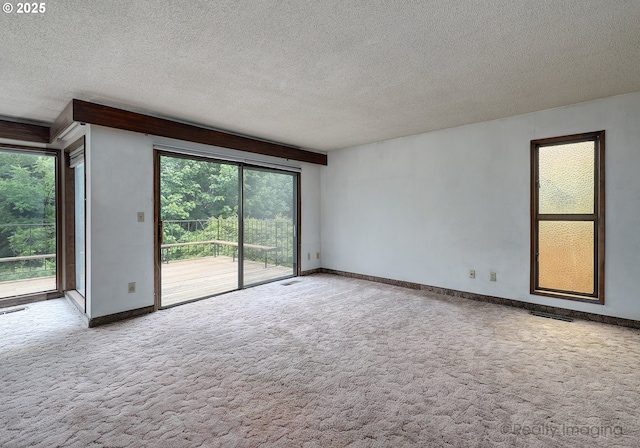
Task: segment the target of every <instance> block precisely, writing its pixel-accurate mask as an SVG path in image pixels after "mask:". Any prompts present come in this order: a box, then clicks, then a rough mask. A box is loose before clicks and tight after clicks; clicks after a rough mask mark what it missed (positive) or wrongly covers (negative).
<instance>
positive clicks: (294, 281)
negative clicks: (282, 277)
mask: <svg viewBox="0 0 640 448" xmlns="http://www.w3.org/2000/svg"><path fill="white" fill-rule="evenodd" d="M296 283H300V280H291V281H290V282H285V283H280V284H281V285H282V286H291V285H294V284H296Z"/></svg>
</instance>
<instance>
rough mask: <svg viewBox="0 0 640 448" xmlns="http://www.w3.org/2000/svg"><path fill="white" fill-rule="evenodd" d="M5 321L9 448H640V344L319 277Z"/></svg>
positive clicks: (1, 393)
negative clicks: (115, 317)
mask: <svg viewBox="0 0 640 448" xmlns="http://www.w3.org/2000/svg"><path fill="white" fill-rule="evenodd" d="M296 280H297V281H299V282H298V283H295V284H292V285H290V286H283V285H282V283H288V282H290V281H291V280H288V281H281V282H278V283H274V284H269V285H263V286H259V287H256V288H252V289H248V290H245V291H240V292H236V293H231V294H227V295H224V296H219V297H217V298H212V299H208V300H204V301H200V302H197V303H192V304H188V305H184V306H181V307H177V308H172V309H169V310H165V311H160V312H157V313H154V314H151V315H148V316H144V317H141V318H137V319H133V320H129V321H126V322H120V323H117V324H113V325H109V326H104V327H99V328H95V329H86V328H84V327H83V326H82V323H81V320H80V318H79V316H78V314H77V312H76V311H75V310H74V309H73V308H72V306H71V305H70V304H69V303H67V302H66V301H64V300H52V301H49V302H40V303H36V304H31V305H28V309H27V310H26V311H20V312H16V313H12V314H6V315H0V446H2V447H26V446H42V447H55V446H64V447H142V446H145V447H146V446H148V447H197V446H212V447H218V446H219V447H234V446H237V447H253V446H265V447H269V446H277V447H280V446H282V447H333V446H336V447H342V446H349V447H369V446H371V447H376V446H380V447H387V446H389V447H404V446H426V447H440V446H452V447H464V446H478V447H513V446H516V447H518V446H521V447H527V446H540V447H554V446H603V447H605V446H606V447H622V446H626V447H629V446H640V430H639V429H638V425H639V423H638V422H639V415H640V412H639V407H640V373H639V372H640V370H639V369H640V332H639V331H637V330H631V329H627V328H620V327H614V326H608V325H604V324H597V323H590V322H584V321H575V322H573V323H565V322H560V321H555V320H549V319H544V318H540V317H534V316H531V315H529V314H528V313H527V312H526V311H523V310H519V309H513V308H508V307H503V306H499V305H491V304H485V303H479V302H473V301H469V300H465V299H456V298H448V297H442V296H436V295H433V294H429V293H425V292H420V291H412V290H407V289H403V288H398V287H393V286H387V285H380V284H375V283H369V282H365V281H361V280H354V279H346V278H341V277H336V276H330V275H314V276H310V277H303V278H298V279H296Z"/></svg>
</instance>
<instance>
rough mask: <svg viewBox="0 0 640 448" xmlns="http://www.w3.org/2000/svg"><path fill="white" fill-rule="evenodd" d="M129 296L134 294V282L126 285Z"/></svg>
mask: <svg viewBox="0 0 640 448" xmlns="http://www.w3.org/2000/svg"><path fill="white" fill-rule="evenodd" d="M127 287H128V289H129V294H131V293H134V292H136V282H131V283H129V284H128V285H127Z"/></svg>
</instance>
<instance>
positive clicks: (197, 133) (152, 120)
mask: <svg viewBox="0 0 640 448" xmlns="http://www.w3.org/2000/svg"><path fill="white" fill-rule="evenodd" d="M67 107H71V109H72V111H71V118H72V120H71V121H76V122H80V123H89V124H95V125H99V126H106V127H109V128H116V129H123V130H126V131H132V132H140V133H143V134H151V135H158V136H161V137H168V138H175V139H177V140H184V141H188V142H193V143H202V144H205V145H212V146H219V147H223V148H229V149H236V150H239V151H245V152H250V153H254V154H263V155H267V156H273V157H279V158H283V159H291V160H298V161H301V162H308V163H315V164H318V165H326V164H327V155H326V154H320V153H316V152H312V151H306V150H304V149H300V148H296V147H293V146H288V145H282V144H279V143H271V142H265V141H262V140H256V139H253V138H250V137H244V136H240V135H234V134H229V133H226V132H222V131H216V130H213V129H207V128H203V127H200V126H196V125H192V124H186V123H180V122H177V121H173V120H168V119H166V118H158V117H153V116H150V115H145V114H141V113H137V112H130V111H126V110H122V109H117V108H114V107H110V106H104V105H101V104H95V103H90V102H87V101H81V100H76V99H74V100H73V101H72V102H71V103H70V106H67ZM69 115H70V114H69V111H67V109H65V111H64V112H63V113H62V114H61V116H60V117H59V118H58V120H56V123H54V126H52V136H53V135H54V132H53V130H54V129H55V130H56V132H58V134H59V133H60V132H61V131H62V130H63V129H65V128H66V127H67V126H68V124H67V123H69V124H70V122H69ZM58 123H60V124H59V125H58Z"/></svg>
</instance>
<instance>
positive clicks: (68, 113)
mask: <svg viewBox="0 0 640 448" xmlns="http://www.w3.org/2000/svg"><path fill="white" fill-rule="evenodd" d="M74 101H75V100H74ZM72 124H73V101H71V102H70V103H69V104H67V107H65V108H64V110H63V111H62V112H60V115H58V118H56V120H55V121H54V122H53V124H52V125H51V132H50V133H49V143H53V142H54V141H55V140H56V138H58V136H59V135H60V134H62V133H63V132H64V131H65V130H66V129H67V128H68V127H69V126H71V125H72Z"/></svg>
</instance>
